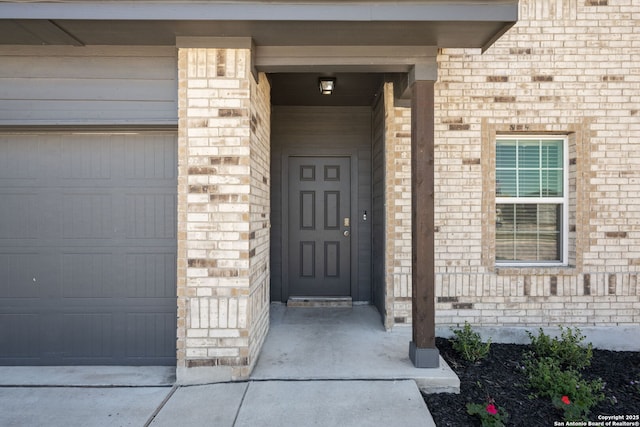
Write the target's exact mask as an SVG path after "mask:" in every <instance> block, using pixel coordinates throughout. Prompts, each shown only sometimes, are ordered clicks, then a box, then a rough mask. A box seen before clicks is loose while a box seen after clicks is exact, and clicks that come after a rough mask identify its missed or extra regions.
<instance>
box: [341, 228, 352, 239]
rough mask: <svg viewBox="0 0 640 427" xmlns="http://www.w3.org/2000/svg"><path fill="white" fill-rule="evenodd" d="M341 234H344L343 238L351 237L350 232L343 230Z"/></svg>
mask: <svg viewBox="0 0 640 427" xmlns="http://www.w3.org/2000/svg"><path fill="white" fill-rule="evenodd" d="M342 234H344V237H349V236H350V235H351V232H350V231H349V230H344V231H343V232H342Z"/></svg>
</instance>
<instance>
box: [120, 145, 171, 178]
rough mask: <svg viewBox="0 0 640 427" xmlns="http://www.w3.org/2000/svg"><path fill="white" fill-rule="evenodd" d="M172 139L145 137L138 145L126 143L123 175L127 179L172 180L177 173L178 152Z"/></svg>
mask: <svg viewBox="0 0 640 427" xmlns="http://www.w3.org/2000/svg"><path fill="white" fill-rule="evenodd" d="M173 144H174V143H173V141H171V140H167V139H164V140H161V139H153V138H149V137H147V138H145V139H144V141H142V142H141V143H140V144H139V145H137V146H132V145H130V144H126V145H125V146H124V150H125V153H124V158H125V159H126V163H125V170H124V174H123V176H124V177H125V178H126V179H128V180H129V179H142V180H158V179H160V180H163V179H169V180H172V179H174V178H176V174H177V167H176V165H177V152H176V151H175V150H171V147H172V146H173Z"/></svg>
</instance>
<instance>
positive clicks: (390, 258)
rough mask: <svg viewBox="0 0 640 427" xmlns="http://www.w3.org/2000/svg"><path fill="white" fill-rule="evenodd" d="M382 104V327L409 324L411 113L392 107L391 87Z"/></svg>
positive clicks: (385, 91)
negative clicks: (383, 309) (383, 271)
mask: <svg viewBox="0 0 640 427" xmlns="http://www.w3.org/2000/svg"><path fill="white" fill-rule="evenodd" d="M383 96H384V102H385V110H386V113H385V150H386V156H385V161H386V165H385V168H386V172H385V209H386V212H385V217H386V218H387V224H386V227H385V234H386V236H385V242H386V251H385V277H386V284H387V289H386V308H387V310H386V311H387V316H386V317H385V326H386V327H391V326H392V325H393V323H406V322H410V321H411V250H412V248H411V110H410V109H409V108H397V107H395V106H394V105H393V86H392V84H391V83H387V84H385V87H384V93H383Z"/></svg>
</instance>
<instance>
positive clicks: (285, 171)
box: [280, 147, 359, 302]
mask: <svg viewBox="0 0 640 427" xmlns="http://www.w3.org/2000/svg"><path fill="white" fill-rule="evenodd" d="M289 157H348V158H349V162H350V169H351V177H350V178H351V188H350V191H351V200H355V203H351V210H350V212H349V215H350V218H351V222H352V224H354V223H355V224H357V218H356V215H357V213H358V206H357V205H358V197H357V195H358V154H357V150H354V149H349V148H344V149H324V148H322V149H318V148H313V149H309V151H307V150H305V147H297V148H290V149H284V150H282V158H281V159H280V161H281V162H282V177H281V188H280V191H282V206H281V208H282V236H281V238H282V254H281V256H282V264H283V265H282V273H281V274H282V289H281V295H280V298H281V301H282V302H286V301H287V300H288V299H289V266H288V262H289ZM358 241H359V232H358V227H354V226H352V227H351V242H350V245H349V251H350V254H351V277H350V290H351V298H352V299H353V300H357V299H358V297H359V295H358V294H357V293H358V257H357V254H358V251H357V248H358ZM285 263H287V266H286V268H285Z"/></svg>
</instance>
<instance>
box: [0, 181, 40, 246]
mask: <svg viewBox="0 0 640 427" xmlns="http://www.w3.org/2000/svg"><path fill="white" fill-rule="evenodd" d="M0 200H2V203H0V239H33V238H35V237H37V235H38V234H37V224H38V210H37V209H36V207H37V206H38V204H37V202H38V194H37V193H20V194H8V193H6V192H3V193H0Z"/></svg>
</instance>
